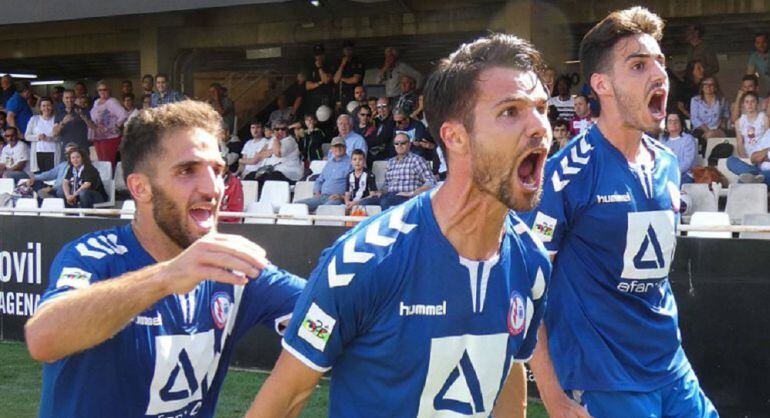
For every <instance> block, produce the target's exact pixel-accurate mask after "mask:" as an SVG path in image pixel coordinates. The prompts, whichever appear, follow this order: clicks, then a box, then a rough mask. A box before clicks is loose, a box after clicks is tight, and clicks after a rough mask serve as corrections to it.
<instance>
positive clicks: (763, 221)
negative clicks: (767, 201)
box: [739, 213, 770, 239]
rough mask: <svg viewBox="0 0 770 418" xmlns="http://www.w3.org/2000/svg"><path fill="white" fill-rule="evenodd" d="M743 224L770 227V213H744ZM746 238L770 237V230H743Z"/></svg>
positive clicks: (742, 235)
mask: <svg viewBox="0 0 770 418" xmlns="http://www.w3.org/2000/svg"><path fill="white" fill-rule="evenodd" d="M743 225H761V226H767V227H770V213H748V214H746V215H743ZM739 237H740V238H744V239H770V232H741V233H740V234H739Z"/></svg>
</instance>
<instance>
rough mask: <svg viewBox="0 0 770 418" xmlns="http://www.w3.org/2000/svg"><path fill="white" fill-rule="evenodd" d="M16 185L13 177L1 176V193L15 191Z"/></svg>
mask: <svg viewBox="0 0 770 418" xmlns="http://www.w3.org/2000/svg"><path fill="white" fill-rule="evenodd" d="M14 187H15V185H14V184H13V179H3V178H0V194H3V193H13V189H14Z"/></svg>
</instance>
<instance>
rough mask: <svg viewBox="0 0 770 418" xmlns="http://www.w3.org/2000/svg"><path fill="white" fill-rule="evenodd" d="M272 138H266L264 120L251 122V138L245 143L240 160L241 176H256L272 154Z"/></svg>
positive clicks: (252, 177) (239, 170)
mask: <svg viewBox="0 0 770 418" xmlns="http://www.w3.org/2000/svg"><path fill="white" fill-rule="evenodd" d="M269 143H270V140H269V139H267V138H265V135H264V128H263V126H262V122H260V121H258V120H255V121H253V122H251V139H250V140H248V141H246V143H245V144H243V149H242V150H241V159H240V160H239V161H238V163H239V164H238V172H239V173H240V177H241V178H243V179H246V180H254V176H255V174H256V172H257V170H259V168H260V167H262V166H263V165H264V162H265V160H266V159H268V158H269V157H270V156H271V155H273V154H272V152H271V151H270V147H268V145H269Z"/></svg>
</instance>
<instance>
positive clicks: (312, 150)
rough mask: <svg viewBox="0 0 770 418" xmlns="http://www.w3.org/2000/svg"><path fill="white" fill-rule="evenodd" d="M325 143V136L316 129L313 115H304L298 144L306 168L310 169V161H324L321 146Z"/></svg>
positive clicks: (316, 122)
mask: <svg viewBox="0 0 770 418" xmlns="http://www.w3.org/2000/svg"><path fill="white" fill-rule="evenodd" d="M326 142H327V139H326V134H325V133H324V131H322V130H321V129H319V128H318V121H317V120H316V118H315V115H313V114H307V115H305V130H304V132H303V134H302V139H301V140H300V142H299V149H300V152H301V153H302V159H303V160H304V161H305V166H306V167H310V161H314V160H323V159H324V155H323V154H324V152H323V144H325V143H326Z"/></svg>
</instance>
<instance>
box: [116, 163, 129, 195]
mask: <svg viewBox="0 0 770 418" xmlns="http://www.w3.org/2000/svg"><path fill="white" fill-rule="evenodd" d="M115 191H116V192H127V191H128V187H126V181H125V180H123V164H122V163H121V162H120V161H118V163H117V165H115Z"/></svg>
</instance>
